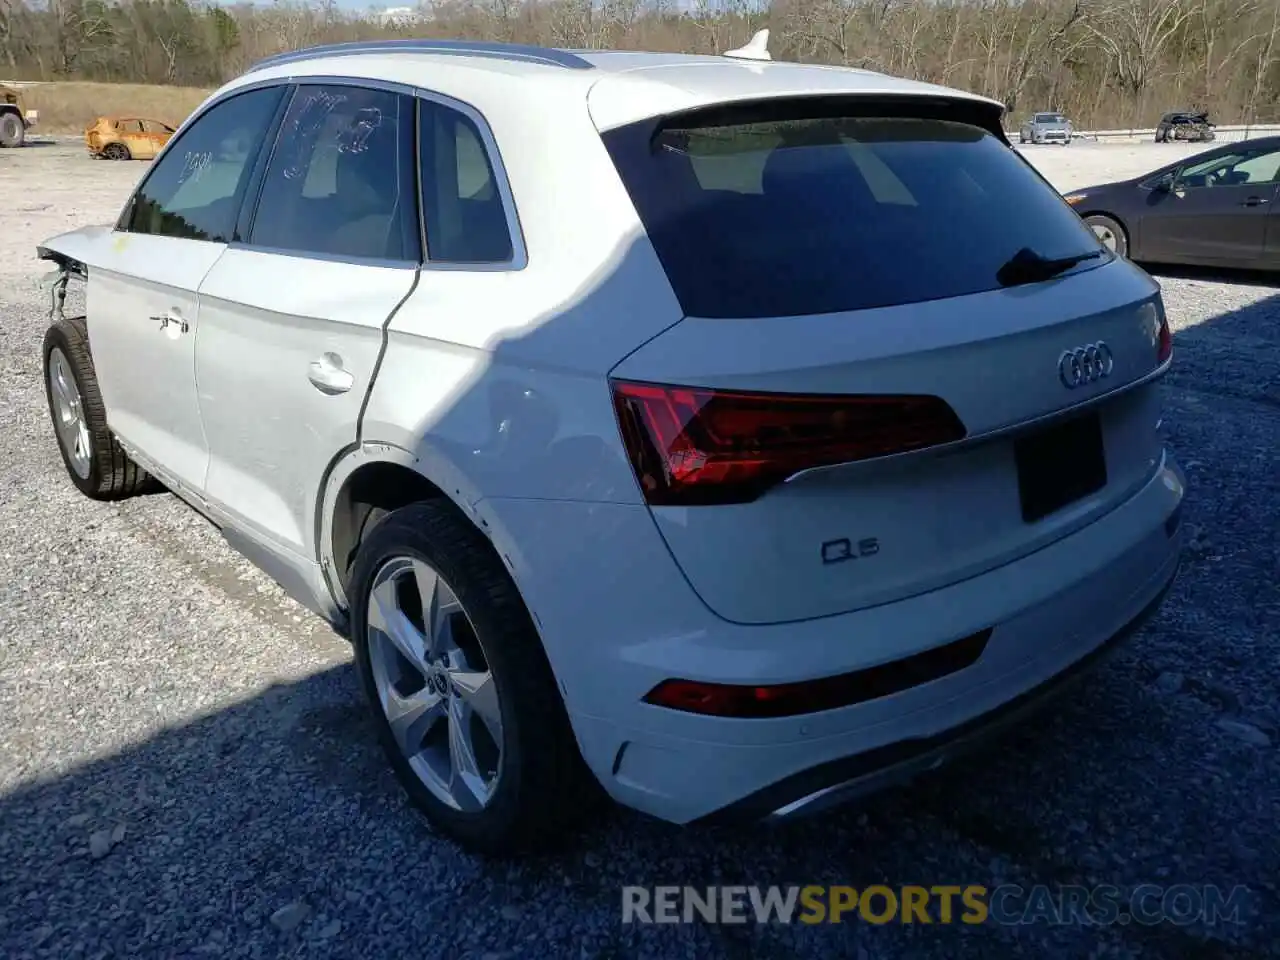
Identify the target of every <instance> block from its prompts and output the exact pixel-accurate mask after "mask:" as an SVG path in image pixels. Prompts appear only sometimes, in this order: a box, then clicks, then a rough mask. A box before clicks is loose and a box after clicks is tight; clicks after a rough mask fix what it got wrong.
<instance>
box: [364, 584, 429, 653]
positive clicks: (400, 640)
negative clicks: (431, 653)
mask: <svg viewBox="0 0 1280 960" xmlns="http://www.w3.org/2000/svg"><path fill="white" fill-rule="evenodd" d="M369 626H371V627H373V629H375V630H377V631H378V632H379V633H381V634H382V635H383V636H385V637H386V638H387V639H388V640H390V641H391V642H392V643H393V644H395V646H396V649H397V650H399V651H400V653H401V654H403V655H404V658H405V659H406V660H408V661H409V662H410V663H411V664H413V666H414V667H415V668H416V669H418V670H419V671H423V672H425V671H426V668H427V651H426V638H425V637H423V636H422V634H421V633H419V632H418V628H417V627H415V626H414V625H413V623H412V622H411V621H410V620H409V618H408V617H406V616H405V615H404V611H402V610H401V609H400V604H399V600H398V598H397V596H396V581H395V578H394V577H388V578H387V579H386V580H384V581H383V582H382V583H380V584H378V586H377V587H376V588H375V589H374V591H373V595H372V596H371V597H370V603H369Z"/></svg>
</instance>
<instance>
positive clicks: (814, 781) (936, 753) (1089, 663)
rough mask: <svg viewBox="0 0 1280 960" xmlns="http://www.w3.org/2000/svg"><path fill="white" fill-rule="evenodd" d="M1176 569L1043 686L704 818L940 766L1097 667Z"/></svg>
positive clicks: (859, 787)
mask: <svg viewBox="0 0 1280 960" xmlns="http://www.w3.org/2000/svg"><path fill="white" fill-rule="evenodd" d="M1176 579H1177V567H1175V569H1174V572H1173V574H1172V575H1171V576H1170V577H1169V579H1168V580H1167V581H1166V582H1165V584H1164V586H1163V587H1161V588H1160V591H1159V593H1158V594H1156V596H1155V598H1154V599H1153V600H1151V601H1150V602H1149V603H1148V604H1147V606H1146V607H1144V608H1143V609H1142V610H1141V612H1139V613H1138V615H1137V616H1135V617H1134V618H1133V619H1132V620H1130V621H1129V622H1128V623H1126V624H1125V625H1124V626H1123V627H1121V628H1120V630H1118V631H1117V632H1116V633H1115V634H1114V635H1112V636H1111V637H1110V638H1108V639H1107V640H1106V641H1104V642H1103V643H1102V644H1101V645H1100V646H1098V647H1096V648H1094V649H1093V650H1092V651H1090V652H1089V653H1087V654H1085V655H1084V656H1083V657H1081V658H1080V659H1079V660H1077V661H1076V662H1075V663H1073V664H1071V665H1070V666H1069V667H1067V668H1066V669H1065V670H1063V671H1062V672H1060V673H1058V674H1056V675H1054V676H1052V677H1050V678H1049V679H1047V680H1045V681H1044V682H1042V683H1041V684H1040V685H1039V686H1036V687H1033V688H1032V689H1030V690H1027V691H1026V692H1024V693H1022V694H1020V695H1018V696H1016V697H1014V698H1013V699H1012V700H1010V701H1008V702H1007V703H1005V704H1004V705H1003V706H1000V707H997V708H996V709H994V710H991V711H988V712H987V713H984V714H982V715H980V716H978V717H975V718H973V719H972V720H969V721H967V722H965V723H962V724H960V725H959V726H957V727H953V728H952V729H950V730H947V731H944V732H943V733H939V734H935V735H933V736H929V737H915V738H911V739H907V740H900V741H898V742H896V743H893V744H889V745H887V746H883V747H879V748H876V749H874V750H868V751H866V752H865V753H859V754H855V755H853V756H848V757H841V758H840V759H838V760H833V761H829V762H827V763H823V764H820V765H818V766H816V767H811V768H810V769H808V770H805V771H802V772H801V773H798V774H794V775H792V776H790V777H787V778H785V779H783V780H780V781H778V782H776V783H773V784H770V785H769V786H767V787H765V788H763V789H761V790H758V791H756V792H755V793H753V794H750V795H749V796H746V797H744V798H742V799H741V800H738V801H736V802H734V803H731V804H729V805H728V806H726V807H722V808H721V809H719V810H717V811H715V812H714V813H710V814H707V815H706V816H704V817H702V818H700V819H699V821H698V822H699V823H702V824H727V823H744V822H756V821H761V820H763V821H770V822H778V821H785V820H793V819H797V818H800V817H805V816H810V815H812V814H815V813H820V812H822V811H824V810H829V809H831V808H832V807H836V806H839V805H841V804H844V803H848V802H850V801H852V800H856V799H857V798H859V797H863V796H866V795H868V794H871V793H875V792H876V791H878V790H881V789H884V788H885V787H888V786H891V785H893V784H896V783H901V782H903V781H905V780H909V779H911V778H912V777H914V776H916V775H918V774H921V773H926V772H928V771H931V770H936V769H938V768H939V767H942V766H944V765H945V764H948V763H950V762H952V761H953V760H956V759H958V758H959V757H962V756H963V755H964V754H966V753H968V752H970V751H971V750H974V749H976V748H978V747H979V746H981V745H982V744H983V743H985V742H986V741H988V740H990V739H992V738H993V737H995V736H998V735H999V734H1000V733H1002V732H1004V731H1005V730H1007V729H1009V728H1010V727H1013V726H1015V725H1016V724H1017V723H1018V722H1019V721H1021V720H1024V719H1026V718H1028V717H1029V716H1031V715H1032V714H1035V713H1037V712H1039V711H1041V710H1043V709H1045V708H1046V706H1047V705H1048V703H1049V702H1050V701H1052V700H1053V699H1055V698H1056V697H1057V696H1058V695H1060V694H1062V693H1065V692H1066V691H1067V690H1068V689H1069V688H1071V687H1073V686H1074V685H1075V684H1076V683H1077V682H1079V681H1080V680H1082V679H1083V678H1084V677H1085V676H1086V675H1087V674H1088V673H1090V672H1091V671H1092V670H1093V669H1094V668H1095V667H1097V666H1099V665H1100V664H1101V663H1102V661H1103V660H1105V659H1106V658H1107V657H1108V656H1109V655H1110V654H1112V653H1113V652H1115V650H1116V649H1117V648H1118V647H1119V646H1121V645H1122V644H1123V643H1124V641H1125V640H1127V639H1128V638H1129V637H1131V636H1132V635H1133V634H1134V633H1136V632H1137V631H1138V630H1140V629H1141V628H1142V626H1143V625H1144V624H1145V623H1146V622H1147V621H1148V620H1150V619H1151V618H1152V617H1153V616H1154V615H1155V613H1156V611H1157V610H1159V608H1160V605H1161V604H1162V603H1163V602H1164V599H1165V597H1166V596H1167V595H1168V593H1169V590H1170V589H1171V588H1172V587H1173V583H1174V580H1176Z"/></svg>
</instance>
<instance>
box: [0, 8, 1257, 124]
mask: <svg viewBox="0 0 1280 960" xmlns="http://www.w3.org/2000/svg"><path fill="white" fill-rule="evenodd" d="M392 2H394V0H392ZM419 12H420V16H419V17H418V18H416V19H415V21H414V22H412V23H386V22H380V21H379V20H378V18H376V17H374V16H371V15H370V14H367V13H365V14H353V13H349V12H343V11H340V10H339V9H338V8H337V7H336V6H335V5H334V3H333V2H332V0H320V2H305V0H304V2H298V0H277V2H274V3H270V4H269V5H267V6H253V5H232V6H227V5H215V4H213V3H203V4H202V3H199V2H192V0H0V75H3V76H9V77H15V78H18V79H28V80H59V79H77V80H99V81H128V82H133V83H153V84H171V85H182V86H200V87H211V86H216V85H217V84H219V83H221V82H223V81H224V80H227V79H229V78H231V77H233V76H235V75H236V74H237V73H239V72H241V71H242V70H244V69H245V68H246V67H247V66H249V65H250V64H252V63H253V62H255V61H257V60H259V59H261V58H262V57H265V56H268V55H270V54H272V53H276V52H279V51H282V50H289V49H295V48H298V47H303V46H309V45H311V44H317V43H334V42H340V41H345V40H369V39H384V38H395V37H436V38H446V37H465V38H469V39H477V40H505V41H514V42H521V43H532V44H540V45H547V46H561V47H574V48H581V47H590V48H595V47H613V48H623V49H648V50H671V51H684V52H689V53H718V52H722V51H724V50H727V49H731V48H733V47H735V46H739V45H741V44H742V43H744V42H745V41H746V40H747V39H748V38H749V37H750V36H751V35H752V33H754V32H755V31H756V30H758V29H761V28H763V27H769V28H770V30H771V37H770V49H771V51H772V53H773V55H774V57H775V58H778V59H787V60H799V61H806V62H816V63H832V64H843V65H847V66H854V67H862V68H866V69H870V70H877V71H882V72H886V73H891V74H896V75H900V76H906V77H913V78H916V79H920V80H927V81H931V82H935V83H942V84H946V85H949V86H955V87H961V88H963V89H967V90H972V91H975V92H978V93H982V94H985V95H987V96H990V97H994V98H996V99H998V100H1001V101H1002V102H1004V103H1005V104H1006V105H1007V106H1008V108H1009V110H1010V111H1011V113H1012V114H1013V115H1014V116H1015V117H1020V116H1024V115H1026V114H1027V113H1029V112H1031V111H1033V110H1046V109H1054V110H1061V111H1063V112H1065V113H1066V114H1067V115H1068V116H1069V117H1070V118H1071V119H1072V120H1073V121H1074V122H1075V124H1076V126H1077V127H1078V128H1081V129H1086V128H1090V127H1093V128H1109V127H1151V126H1154V125H1155V123H1156V122H1157V120H1158V119H1159V116H1160V114H1161V113H1163V112H1165V111H1167V110H1173V109H1186V108H1192V109H1205V110H1208V111H1210V113H1211V115H1212V119H1214V120H1215V121H1217V122H1219V123H1250V122H1258V123H1264V122H1272V121H1276V120H1280V42H1278V40H1280V0H773V2H772V3H767V2H761V0H438V2H435V3H433V4H432V5H431V6H430V7H429V8H419Z"/></svg>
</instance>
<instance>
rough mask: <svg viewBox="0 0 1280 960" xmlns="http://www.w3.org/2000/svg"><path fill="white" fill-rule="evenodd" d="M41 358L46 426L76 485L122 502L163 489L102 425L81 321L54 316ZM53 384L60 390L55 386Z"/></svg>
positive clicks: (100, 497) (103, 410)
mask: <svg viewBox="0 0 1280 960" xmlns="http://www.w3.org/2000/svg"><path fill="white" fill-rule="evenodd" d="M42 356H43V366H44V392H45V400H46V401H47V403H48V406H49V420H50V424H51V426H52V427H53V433H54V439H55V441H56V442H57V444H58V452H59V453H61V454H62V463H63V466H65V467H66V469H67V475H68V476H69V477H70V478H71V482H72V483H74V484H75V485H76V488H77V489H78V490H79V491H80V492H81V493H83V494H84V495H85V496H86V497H89V498H90V499H92V500H123V499H125V498H127V497H132V496H136V495H138V494H142V493H150V492H154V491H159V490H162V489H164V488H163V487H162V486H161V485H160V483H159V482H158V481H157V480H156V479H155V478H154V477H152V476H151V475H150V474H149V473H147V472H146V471H145V470H143V469H142V468H141V467H139V466H138V465H137V464H136V463H134V462H133V460H131V459H130V458H129V455H128V454H126V453H125V452H124V449H123V448H122V447H121V446H120V444H119V442H118V441H117V440H116V438H115V435H114V434H112V432H111V431H110V430H109V429H108V428H107V414H106V408H105V407H104V406H103V403H102V394H101V392H99V390H98V378H97V376H96V375H95V374H94V371H93V357H92V354H91V353H90V352H89V332H88V328H87V326H86V325H85V321H84V319H83V318H81V317H76V318H74V319H67V320H59V321H58V322H57V323H55V324H53V326H51V327H49V329H48V331H46V333H45V335H44V348H43V350H42ZM55 383H58V384H60V385H61V386H62V387H63V389H62V390H56V389H55ZM72 391H74V392H72ZM77 450H79V455H77V452H76V451H77Z"/></svg>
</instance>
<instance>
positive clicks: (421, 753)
mask: <svg viewBox="0 0 1280 960" xmlns="http://www.w3.org/2000/svg"><path fill="white" fill-rule="evenodd" d="M367 625H368V647H369V663H370V667H371V670H372V674H373V681H374V686H375V688H376V690H377V694H378V702H379V704H380V705H381V707H382V711H383V714H384V715H385V716H386V718H387V722H388V724H389V725H390V728H391V733H392V736H393V738H394V740H395V742H396V745H397V747H398V748H399V749H400V751H401V753H402V754H403V755H404V757H405V759H406V760H407V761H408V763H409V767H410V769H412V770H413V772H414V774H415V775H416V776H417V777H418V779H419V780H420V781H421V782H422V785H423V786H425V787H426V788H427V790H428V791H430V793H431V794H432V795H433V796H434V797H435V798H436V799H438V800H439V801H440V802H441V803H443V804H445V805H446V806H448V807H451V808H453V809H455V810H459V811H461V812H464V813H474V812H477V811H480V810H483V809H484V808H485V807H486V806H488V804H489V802H490V801H491V800H492V799H493V795H494V791H495V790H496V788H497V785H498V779H499V777H500V776H501V774H502V759H503V751H502V712H501V709H500V706H499V702H498V692H497V687H496V685H495V683H494V679H493V674H492V672H491V670H490V669H489V664H488V660H487V658H486V657H485V655H484V651H483V650H482V648H481V646H480V642H479V639H478V637H477V636H476V631H475V628H474V626H473V624H472V622H471V619H470V617H468V616H467V613H466V611H465V610H464V609H463V607H462V603H461V602H460V601H459V600H458V597H457V594H456V593H455V592H454V590H453V588H452V587H451V586H450V585H449V584H448V583H447V582H446V581H445V579H444V577H442V576H441V575H440V574H439V573H438V572H437V571H436V570H434V569H433V568H432V567H431V566H430V565H429V564H428V563H426V562H425V561H423V560H421V559H419V558H417V557H395V558H392V559H390V560H388V561H386V562H385V563H384V564H383V565H382V566H381V567H380V568H379V570H378V572H377V574H376V576H375V577H374V578H373V585H372V587H371V588H370V595H369V603H368V624H367Z"/></svg>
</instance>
